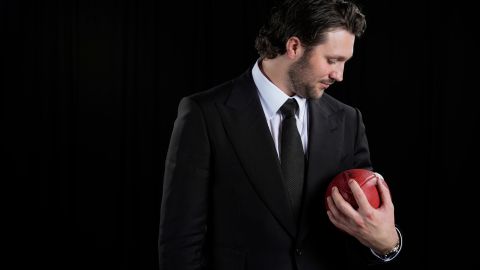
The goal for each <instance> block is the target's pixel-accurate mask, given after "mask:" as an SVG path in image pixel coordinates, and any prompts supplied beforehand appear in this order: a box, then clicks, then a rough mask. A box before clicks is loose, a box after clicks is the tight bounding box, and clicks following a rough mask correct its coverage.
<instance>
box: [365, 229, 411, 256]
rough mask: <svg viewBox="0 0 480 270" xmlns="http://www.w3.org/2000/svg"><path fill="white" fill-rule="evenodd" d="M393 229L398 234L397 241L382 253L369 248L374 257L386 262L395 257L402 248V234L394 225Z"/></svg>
mask: <svg viewBox="0 0 480 270" xmlns="http://www.w3.org/2000/svg"><path fill="white" fill-rule="evenodd" d="M395 230H396V231H397V234H398V242H397V244H396V245H395V246H394V247H393V248H392V249H391V250H389V251H387V252H386V253H384V254H379V253H377V252H375V251H374V250H373V249H370V250H371V252H372V253H373V255H375V257H377V258H379V259H380V260H382V261H384V262H388V261H391V260H393V259H394V258H395V257H397V255H398V253H399V252H400V250H401V249H402V242H403V241H402V234H401V233H400V231H399V230H398V228H397V227H395Z"/></svg>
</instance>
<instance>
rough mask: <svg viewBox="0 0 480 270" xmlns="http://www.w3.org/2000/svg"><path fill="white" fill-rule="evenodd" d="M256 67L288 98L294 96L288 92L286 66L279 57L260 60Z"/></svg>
mask: <svg viewBox="0 0 480 270" xmlns="http://www.w3.org/2000/svg"><path fill="white" fill-rule="evenodd" d="M258 67H259V68H260V70H261V71H262V73H263V75H265V77H267V79H268V80H270V81H271V82H272V83H273V84H274V85H276V86H277V87H278V88H279V89H280V90H282V91H283V92H284V93H285V94H287V95H289V96H293V95H295V94H294V93H293V92H292V91H290V90H289V89H290V87H289V83H288V79H287V78H288V65H287V64H286V63H285V62H284V60H282V59H281V58H280V57H277V58H274V59H262V60H260V61H259V63H258Z"/></svg>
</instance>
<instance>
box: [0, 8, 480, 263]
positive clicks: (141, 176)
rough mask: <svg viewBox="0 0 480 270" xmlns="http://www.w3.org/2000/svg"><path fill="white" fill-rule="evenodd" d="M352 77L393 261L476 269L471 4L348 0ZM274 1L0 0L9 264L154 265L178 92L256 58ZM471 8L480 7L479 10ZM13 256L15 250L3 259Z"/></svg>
mask: <svg viewBox="0 0 480 270" xmlns="http://www.w3.org/2000/svg"><path fill="white" fill-rule="evenodd" d="M357 2H358V3H359V4H360V5H361V6H363V8H364V12H365V14H366V16H367V19H368V27H367V31H366V33H365V35H364V36H363V37H362V38H361V39H360V40H358V41H357V44H356V48H355V56H354V58H353V59H352V60H351V62H350V63H349V64H348V65H347V68H346V74H345V81H344V82H343V83H341V84H338V85H335V86H334V87H332V88H330V89H329V90H328V91H329V93H330V94H331V95H333V96H335V97H337V98H338V99H340V100H342V101H344V102H345V103H348V104H350V105H353V106H356V107H358V108H360V109H361V111H362V112H363V115H364V120H365V124H366V127H367V134H368V137H369V142H370V146H371V154H372V160H373V162H374V166H375V169H376V170H377V171H378V172H380V173H382V174H383V175H384V176H385V178H386V180H387V181H388V183H389V185H390V188H391V190H392V192H393V199H394V202H395V210H396V215H397V223H398V224H399V225H400V228H401V229H402V231H403V233H404V237H405V239H404V240H405V245H404V251H403V252H402V254H401V258H400V260H399V262H398V263H397V265H395V266H391V267H390V268H392V269H393V268H395V269H406V268H407V267H418V269H430V268H432V269H433V268H434V267H437V266H439V265H442V266H444V265H450V264H451V265H456V266H457V267H459V266H468V267H470V266H472V265H475V266H478V265H479V263H478V262H477V261H475V260H472V258H475V256H476V255H475V253H474V252H475V249H470V248H468V247H467V246H468V244H469V243H478V232H476V230H478V229H477V225H478V223H477V222H475V221H474V219H473V217H475V215H478V210H476V206H477V197H478V196H477V195H476V194H475V193H476V192H475V191H476V190H475V189H474V184H475V182H478V175H476V174H475V172H476V169H477V168H478V160H479V159H478V158H477V151H476V150H477V149H478V143H477V139H478V137H479V134H478V131H476V130H477V128H478V115H479V114H478V111H477V106H478V102H477V101H476V99H474V98H473V97H474V95H475V94H476V93H475V92H477V91H478V87H477V86H476V84H475V82H476V79H477V76H478V73H477V72H476V68H475V67H476V66H478V63H477V62H475V61H476V60H477V58H478V56H477V54H478V46H476V45H475V43H474V42H473V40H474V30H475V27H476V26H475V20H476V18H475V14H474V11H473V9H471V8H470V7H468V6H466V5H462V4H461V2H458V3H455V4H452V3H450V4H448V5H447V4H439V3H437V1H373V0H372V1H366V0H365V1H357ZM273 3H274V1H266V0H263V1H255V0H235V1H214V0H207V1H170V2H165V1H154V0H145V1H135V0H118V1H117V0H107V1H99V0H82V1H80V0H77V1H62V0H56V1H35V2H34V3H27V2H23V1H13V0H8V1H7V0H2V1H0V12H1V13H0V14H1V18H0V19H1V23H0V28H1V33H2V38H1V40H2V44H3V45H4V46H6V47H4V48H5V49H4V50H3V51H2V56H1V57H2V58H1V59H2V60H1V62H2V67H3V69H2V70H3V71H2V73H1V75H2V76H1V85H0V86H1V89H2V90H1V93H2V128H1V130H2V132H1V133H2V144H1V147H2V148H1V150H2V157H3V158H4V162H2V165H3V166H2V167H4V169H2V175H3V177H2V182H4V183H7V184H8V185H6V186H10V184H13V185H12V186H13V189H9V188H5V189H4V192H2V193H6V195H11V197H12V198H10V197H8V196H6V197H7V198H9V199H8V200H7V202H6V204H5V208H6V209H7V212H8V213H10V214H11V215H9V216H8V217H9V218H8V219H6V221H5V223H7V224H9V225H11V228H12V229H14V230H12V231H11V233H10V231H8V233H7V234H9V236H11V237H12V239H13V241H12V245H11V246H10V248H9V253H8V254H10V253H11V254H12V255H17V256H19V259H16V260H15V265H16V266H17V267H18V269H26V266H27V265H33V266H38V267H42V268H43V267H47V268H45V269H57V268H58V269H157V268H158V263H157V253H156V252H157V250H156V248H157V235H158V223H159V209H160V202H161V191H162V175H163V166H164V160H165V155H166V150H167V147H168V143H169V136H170V132H171V129H172V126H173V121H174V119H175V117H176V109H177V105H178V102H179V100H180V98H181V97H183V96H185V95H188V94H191V93H194V92H197V91H200V90H205V89H207V88H209V87H212V86H214V85H216V84H217V83H220V82H223V81H224V80H228V79H231V78H234V77H235V76H237V75H239V74H240V73H242V72H243V71H245V70H246V69H247V68H248V67H249V66H250V65H251V64H252V63H253V62H254V61H255V60H256V57H257V55H256V52H255V50H254V47H253V43H254V38H255V35H256V32H257V30H258V28H259V27H260V25H261V23H262V22H263V21H264V18H265V17H266V15H267V14H268V10H269V7H270V6H271V5H272V4H273ZM477 17H478V15H477ZM12 258H13V257H12Z"/></svg>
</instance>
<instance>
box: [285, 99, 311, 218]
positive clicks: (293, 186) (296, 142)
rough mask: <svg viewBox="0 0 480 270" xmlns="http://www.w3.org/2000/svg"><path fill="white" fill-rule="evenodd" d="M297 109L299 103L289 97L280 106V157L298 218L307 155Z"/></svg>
mask: <svg viewBox="0 0 480 270" xmlns="http://www.w3.org/2000/svg"><path fill="white" fill-rule="evenodd" d="M297 110H298V103H297V101H296V100H295V99H293V98H290V99H288V100H287V101H286V102H285V103H284V104H283V105H282V107H280V112H281V113H282V115H283V121H282V132H281V145H280V147H281V148H280V159H281V166H282V173H283V176H284V177H283V178H284V181H285V186H286V187H287V190H288V195H289V196H290V201H291V204H292V208H293V214H294V217H295V219H296V220H297V219H298V214H299V210H300V204H301V201H302V189H303V178H304V172H305V155H304V153H303V146H302V140H301V139H300V134H299V133H298V129H297V122H296V119H295V111H297Z"/></svg>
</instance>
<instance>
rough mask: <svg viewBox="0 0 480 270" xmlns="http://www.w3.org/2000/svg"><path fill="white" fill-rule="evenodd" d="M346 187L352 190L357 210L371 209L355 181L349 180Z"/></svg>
mask: <svg viewBox="0 0 480 270" xmlns="http://www.w3.org/2000/svg"><path fill="white" fill-rule="evenodd" d="M377 184H378V183H377ZM348 186H349V187H350V189H351V190H352V193H353V197H354V198H355V201H357V204H358V207H359V208H361V209H365V210H368V209H370V208H372V206H371V205H370V203H369V202H368V199H367V196H366V195H365V193H364V192H363V190H362V188H361V187H360V185H359V184H358V183H357V181H355V180H354V179H349V180H348Z"/></svg>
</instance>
